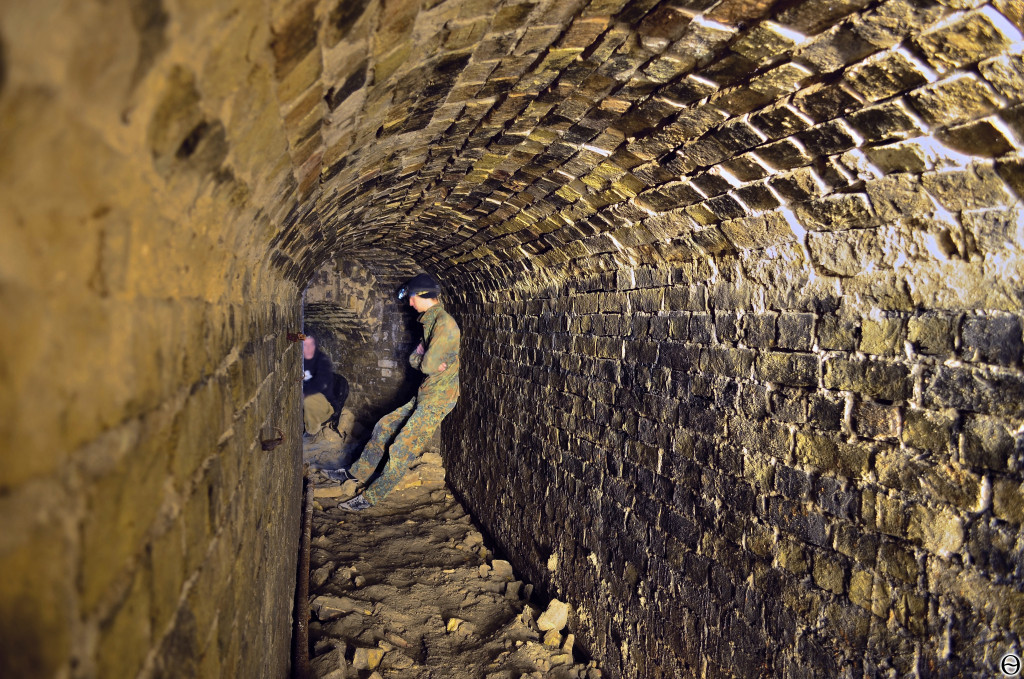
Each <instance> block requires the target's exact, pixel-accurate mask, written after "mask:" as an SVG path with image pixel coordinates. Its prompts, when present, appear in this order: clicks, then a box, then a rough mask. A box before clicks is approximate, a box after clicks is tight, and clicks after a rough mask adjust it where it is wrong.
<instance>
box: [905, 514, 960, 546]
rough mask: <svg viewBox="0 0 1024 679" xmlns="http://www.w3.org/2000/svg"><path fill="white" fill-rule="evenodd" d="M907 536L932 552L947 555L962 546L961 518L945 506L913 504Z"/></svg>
mask: <svg viewBox="0 0 1024 679" xmlns="http://www.w3.org/2000/svg"><path fill="white" fill-rule="evenodd" d="M907 537H908V538H910V539H911V540H913V541H915V542H917V543H918V544H919V545H921V546H922V547H923V548H924V549H926V550H928V551H929V552H932V553H933V554H938V555H939V556H947V555H949V554H952V553H954V552H957V551H959V550H960V549H961V548H962V547H963V544H964V526H963V519H961V518H960V517H959V516H957V515H956V514H955V513H954V512H953V511H952V510H950V509H948V508H945V507H938V508H936V509H932V508H930V507H926V506H924V505H914V506H913V507H912V508H911V510H910V518H909V521H908V523H907Z"/></svg>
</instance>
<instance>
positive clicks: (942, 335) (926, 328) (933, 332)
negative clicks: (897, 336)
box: [907, 313, 956, 356]
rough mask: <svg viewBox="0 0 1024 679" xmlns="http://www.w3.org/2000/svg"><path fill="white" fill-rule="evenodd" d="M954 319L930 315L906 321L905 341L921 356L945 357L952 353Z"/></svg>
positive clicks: (946, 316) (954, 334)
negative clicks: (911, 344)
mask: <svg viewBox="0 0 1024 679" xmlns="http://www.w3.org/2000/svg"><path fill="white" fill-rule="evenodd" d="M955 325H956V318H955V317H953V316H949V315H946V314H938V313H930V314H924V315H922V316H914V317H911V318H910V319H909V320H908V321H907V339H908V340H909V341H911V342H913V343H914V345H915V348H916V349H917V350H918V351H920V352H921V353H923V354H931V355H937V356H947V355H951V354H952V353H953V344H954V342H955V339H956V329H955Z"/></svg>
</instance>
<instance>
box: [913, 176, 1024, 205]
mask: <svg viewBox="0 0 1024 679" xmlns="http://www.w3.org/2000/svg"><path fill="white" fill-rule="evenodd" d="M921 183H922V184H923V185H924V187H925V189H927V191H928V193H930V194H931V195H932V196H934V197H935V199H936V200H937V201H939V203H940V204H942V206H943V207H945V208H946V209H947V210H977V209H980V208H985V207H996V206H999V205H1005V204H1006V202H1007V197H1008V196H1007V193H1006V189H1005V188H1004V186H1003V183H1002V182H1001V181H1000V180H999V177H998V176H997V175H996V174H995V172H993V171H992V169H991V168H986V167H976V168H974V170H973V171H972V170H953V171H949V172H934V173H928V174H924V175H922V176H921Z"/></svg>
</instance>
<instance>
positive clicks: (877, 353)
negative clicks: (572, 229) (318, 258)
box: [444, 251, 1024, 678]
mask: <svg viewBox="0 0 1024 679" xmlns="http://www.w3.org/2000/svg"><path fill="white" fill-rule="evenodd" d="M768 267H771V269H772V280H773V281H777V284H776V285H771V286H769V285H765V284H764V283H762V282H760V281H759V280H758V278H757V276H758V273H759V272H762V273H763V272H765V271H766V269H767V268H768ZM812 273H813V269H812V268H811V267H810V266H809V263H808V262H807V261H806V259H802V258H801V257H800V255H799V252H797V251H788V252H787V251H781V252H779V253H778V254H777V255H776V256H774V257H765V258H761V257H756V258H755V257H719V258H716V259H714V260H704V261H698V262H694V263H691V264H685V265H675V266H671V267H663V268H650V267H642V268H637V269H620V270H618V271H613V272H608V273H606V274H601V275H594V276H592V277H588V278H580V279H577V280H574V281H567V282H566V283H564V284H560V285H556V286H548V287H538V288H535V289H508V290H504V291H500V292H493V293H487V294H467V295H466V297H465V298H464V300H463V301H462V303H461V304H460V305H457V306H456V316H457V318H458V320H459V321H460V323H461V324H462V328H463V332H464V333H465V334H464V349H463V351H464V359H463V372H462V376H463V377H462V385H463V386H462V398H461V400H460V404H459V407H458V408H457V409H456V411H455V412H454V414H453V415H452V417H451V421H450V422H449V423H447V424H446V429H445V432H446V436H445V439H444V443H445V447H444V451H445V456H446V462H447V466H448V470H449V478H450V479H451V482H452V483H453V485H454V486H455V487H456V488H457V489H458V492H459V493H460V494H461V495H462V497H463V498H464V499H465V500H466V501H467V502H468V504H469V506H470V507H471V508H472V509H473V511H474V512H475V513H476V514H477V515H478V517H479V518H480V520H481V521H482V522H483V524H484V525H485V526H487V527H488V529H489V530H490V531H491V532H492V533H493V534H494V535H495V536H496V537H497V538H498V540H499V542H500V543H501V545H502V546H503V548H504V549H505V550H506V553H507V555H508V556H509V558H510V559H511V560H512V562H513V563H514V564H515V565H516V567H517V568H520V569H522V570H523V571H524V572H525V573H526V574H527V576H528V577H529V578H531V579H533V580H534V581H535V582H538V583H541V584H543V585H544V586H546V588H547V589H548V591H549V592H550V593H551V594H552V595H557V596H558V597H559V598H562V599H565V600H568V601H570V602H572V604H573V605H574V607H575V617H576V621H575V624H576V630H577V634H578V635H579V637H580V638H581V640H582V642H583V646H584V648H586V649H588V650H589V651H591V652H592V653H594V654H595V655H596V656H597V657H599V658H601V659H602V660H603V661H604V662H605V663H607V665H606V666H607V667H608V668H609V669H610V671H611V675H612V676H621V677H636V678H647V677H661V676H665V677H675V676H744V677H750V676H787V677H835V676H879V675H884V674H886V673H887V672H895V673H896V675H897V676H911V675H914V674H915V673H920V674H921V676H976V675H977V676H980V675H986V674H994V673H996V671H997V670H996V668H997V664H996V663H998V661H999V659H1000V658H1001V657H1002V655H1003V654H1005V653H1009V652H1016V653H1018V654H1019V653H1020V650H1021V647H1020V644H1021V642H1020V638H1021V637H1020V635H1021V632H1022V629H1024V592H1022V591H1021V589H1020V582H1021V575H1022V573H1021V563H1022V562H1021V554H1022V552H1021V549H1022V544H1021V542H1020V537H1019V536H1020V534H1021V532H1020V531H1021V525H1022V523H1024V494H1022V490H1021V481H1020V465H1021V463H1022V457H1021V453H1022V450H1024V437H1022V435H1021V433H1020V423H1021V421H1022V418H1024V405H1022V404H1024V371H1022V370H1021V358H1022V355H1024V343H1022V318H1021V314H1020V311H1019V308H999V305H998V303H993V304H992V305H991V307H990V308H984V307H983V308H970V307H966V306H964V307H951V306H945V305H944V306H942V307H936V306H932V305H929V306H923V305H919V304H915V303H913V302H912V300H911V299H910V298H909V297H907V296H900V295H892V294H889V296H888V298H887V300H886V301H884V302H880V301H878V300H875V299H869V300H867V301H864V297H862V294H863V293H862V294H855V293H854V291H855V290H860V288H859V287H858V286H859V285H860V284H862V283H863V281H859V280H858V279H856V278H850V279H843V280H819V281H817V282H815V281H813V280H810V277H811V274H812ZM993 285H994V286H995V285H997V284H996V282H995V281H993ZM940 287H941V288H942V289H941V292H943V293H951V292H952V290H951V289H950V288H946V287H944V286H940ZM936 292H940V290H936ZM469 430H472V431H473V432H474V433H473V434H472V435H470V436H466V435H464V434H463V432H465V431H469Z"/></svg>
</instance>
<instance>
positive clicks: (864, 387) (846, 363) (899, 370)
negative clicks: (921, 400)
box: [822, 358, 913, 401]
mask: <svg viewBox="0 0 1024 679" xmlns="http://www.w3.org/2000/svg"><path fill="white" fill-rule="evenodd" d="M823 369H824V372H823V376H822V386H824V387H825V388H826V389H838V390H843V391H854V392H858V393H861V394H864V395H867V396H872V397H874V398H883V399H886V400H889V401H899V400H904V399H908V398H910V396H911V394H912V393H913V379H912V377H911V373H910V370H909V368H907V366H905V365H901V364H897V363H883V362H880V361H863V362H862V361H850V360H848V359H843V358H829V359H826V360H825V361H824V364H823Z"/></svg>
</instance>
